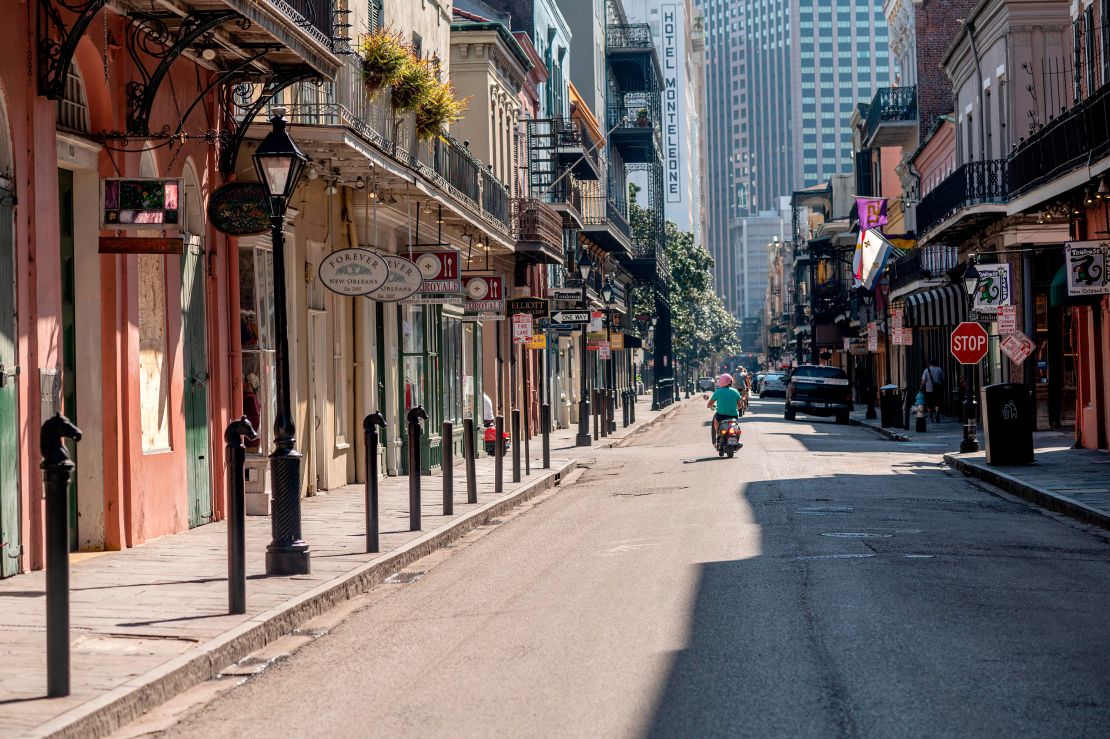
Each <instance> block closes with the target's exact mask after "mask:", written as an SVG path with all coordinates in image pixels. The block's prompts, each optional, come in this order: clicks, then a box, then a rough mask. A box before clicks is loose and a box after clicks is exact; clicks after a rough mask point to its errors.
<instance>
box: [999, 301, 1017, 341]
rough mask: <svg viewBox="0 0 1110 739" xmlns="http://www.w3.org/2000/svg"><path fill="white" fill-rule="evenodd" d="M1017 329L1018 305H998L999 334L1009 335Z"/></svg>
mask: <svg viewBox="0 0 1110 739" xmlns="http://www.w3.org/2000/svg"><path fill="white" fill-rule="evenodd" d="M1016 331H1017V306H1016V305H1000V306H998V334H999V336H1009V335H1010V334H1012V333H1015V332H1016Z"/></svg>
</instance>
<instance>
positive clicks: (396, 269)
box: [367, 254, 423, 303]
mask: <svg viewBox="0 0 1110 739" xmlns="http://www.w3.org/2000/svg"><path fill="white" fill-rule="evenodd" d="M381 257H382V259H383V260H385V266H386V268H387V269H388V270H389V271H388V273H387V274H386V277H385V282H384V283H382V285H381V287H379V288H378V289H377V290H374V291H372V292H370V293H367V297H369V298H371V299H373V300H377V301H378V302H379V303H396V302H398V301H401V300H406V299H408V298H411V297H412V296H413V295H415V294H416V293H418V292H420V285H421V284H423V279H422V278H421V276H420V270H418V269H417V268H416V265H415V264H413V263H412V262H410V261H409V260H407V259H405V258H404V257H399V256H397V255H395V254H382V255H381Z"/></svg>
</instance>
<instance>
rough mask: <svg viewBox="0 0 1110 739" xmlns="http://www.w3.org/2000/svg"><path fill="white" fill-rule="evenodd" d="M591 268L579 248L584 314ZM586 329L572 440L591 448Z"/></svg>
mask: <svg viewBox="0 0 1110 739" xmlns="http://www.w3.org/2000/svg"><path fill="white" fill-rule="evenodd" d="M593 268H594V263H593V260H592V259H590V254H589V252H587V251H586V249H585V248H584V247H583V248H580V249H579V252H578V273H579V274H580V275H582V308H583V310H585V311H586V312H589V310H590V306H589V303H588V302H587V294H586V281H587V280H588V279H589V278H590V271H591V270H593ZM586 329H587V325H583V326H582V352H581V358H580V360H579V362H580V363H579V367H580V368H581V375H582V378H581V385H580V390H579V397H578V435H577V436H576V437H575V440H574V444H575V446H592V445H593V443H594V442H593V437H592V436H591V435H590V387H589V384H588V382H587V380H586V354H587V352H588V351H589V350H588V349H587V346H586Z"/></svg>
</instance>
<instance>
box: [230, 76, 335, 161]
mask: <svg viewBox="0 0 1110 739" xmlns="http://www.w3.org/2000/svg"><path fill="white" fill-rule="evenodd" d="M309 81H313V82H316V83H317V84H319V83H320V82H321V80H320V78H319V77H317V75H316V73H315V72H292V73H288V72H277V73H275V74H274V75H272V76H271V77H270V78H268V79H267V80H266V81H265V83H263V84H262V89H261V91H260V92H258V97H252V95H253V94H254V92H255V90H254V86H253V85H250V84H247V83H240V84H237V85H228V86H227V87H226V88H225V92H224V100H223V101H222V105H223V109H224V117H225V121H224V130H225V131H226V132H227V133H226V135H224V134H221V137H220V138H221V144H222V147H221V150H220V172H221V173H222V174H223V175H224V176H225V177H226V176H228V175H230V174H232V173H234V172H235V161H236V160H237V159H238V158H239V149H240V148H241V147H242V146H243V140H244V139H245V138H246V135H247V129H249V128H250V127H251V124H252V123H254V119H255V118H256V117H257V116H258V114H259V113H260V112H262V109H263V108H265V107H266V106H267V105H269V104H270V102H271V101H272V100H273V99H274V96H276V95H277V94H278V93H280V92H281V91H282V90H284V89H286V88H288V87H292V86H293V85H295V84H297V83H298V82H309ZM236 111H239V112H241V114H242V115H241V116H237V115H235V112H236Z"/></svg>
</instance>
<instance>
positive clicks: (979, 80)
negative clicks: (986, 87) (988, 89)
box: [964, 21, 987, 161]
mask: <svg viewBox="0 0 1110 739" xmlns="http://www.w3.org/2000/svg"><path fill="white" fill-rule="evenodd" d="M964 32H965V33H966V34H967V39H968V41H969V42H970V43H971V54H972V56H974V57H975V97H976V98H977V99H978V100H979V107H980V112H979V160H980V161H986V156H985V154H986V148H987V129H986V125H985V123H984V118H985V117H986V116H984V115H983V113H982V110H981V109H982V107H983V62H982V60H981V59H980V58H979V45H978V44H977V43H976V42H975V23H974V22H973V21H967V22H965V23H964ZM968 161H971V159H970V158H969V159H968Z"/></svg>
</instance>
